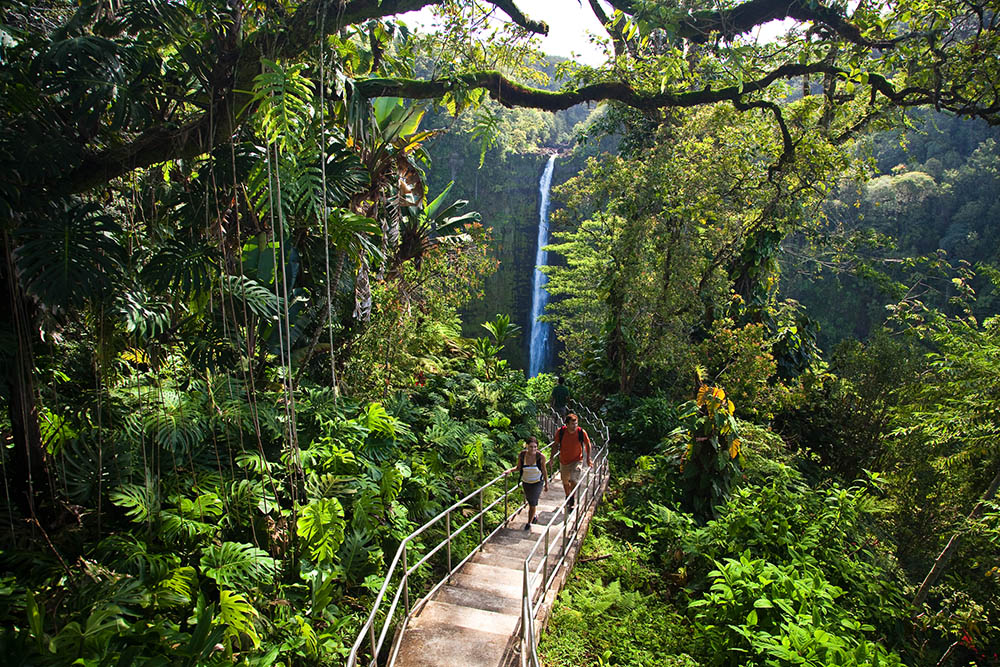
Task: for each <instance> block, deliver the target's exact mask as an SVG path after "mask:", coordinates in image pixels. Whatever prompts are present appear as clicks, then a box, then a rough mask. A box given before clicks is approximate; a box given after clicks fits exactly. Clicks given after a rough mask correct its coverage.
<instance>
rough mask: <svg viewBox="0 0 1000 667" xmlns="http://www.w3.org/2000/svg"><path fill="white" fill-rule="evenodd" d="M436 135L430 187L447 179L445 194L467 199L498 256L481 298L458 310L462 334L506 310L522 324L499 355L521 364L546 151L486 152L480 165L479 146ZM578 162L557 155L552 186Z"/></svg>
mask: <svg viewBox="0 0 1000 667" xmlns="http://www.w3.org/2000/svg"><path fill="white" fill-rule="evenodd" d="M442 139H445V140H444V141H440V140H439V141H436V142H435V143H434V144H432V145H431V146H430V150H429V152H430V154H431V157H432V159H433V164H432V167H431V168H430V169H429V170H428V172H427V180H428V185H429V187H430V192H431V193H438V192H441V191H442V190H443V189H444V188H445V187H447V185H448V182H449V181H452V180H453V181H454V182H455V185H454V186H453V187H452V190H451V193H450V195H449V199H450V200H453V199H468V200H469V206H468V208H467V209H466V210H473V211H478V212H479V213H480V214H481V215H482V216H483V224H484V225H485V226H487V227H489V228H491V229H492V230H493V241H494V248H493V251H494V254H495V257H496V258H497V259H498V260H499V261H500V266H499V268H498V269H497V272H496V273H495V274H494V275H492V276H491V277H490V278H488V279H487V281H486V284H485V288H484V295H483V298H482V299H480V300H479V301H476V302H474V303H471V304H469V305H468V306H467V307H466V308H465V309H464V311H463V313H462V318H463V322H464V334H465V335H466V336H469V337H476V336H482V335H486V332H485V330H484V329H483V328H482V327H481V326H480V324H482V323H483V322H485V321H487V320H491V319H493V318H494V317H495V316H496V315H497V314H498V313H506V314H508V315H510V317H511V320H512V321H513V322H515V323H516V324H518V325H519V326H520V327H521V328H522V335H521V337H520V338H519V339H518V340H516V341H509V342H508V343H507V344H506V349H505V350H504V354H503V356H504V358H506V359H507V360H508V361H509V363H510V364H511V365H512V366H514V367H517V368H527V367H528V337H529V334H530V332H531V322H530V321H529V320H530V317H531V288H532V285H531V282H532V275H533V272H534V268H535V245H536V241H537V237H538V210H539V206H540V196H539V192H538V182H539V179H540V178H541V175H542V171H543V170H544V168H545V163H546V161H547V160H548V158H549V155H550V154H551V152H542V151H534V152H530V153H522V154H518V153H507V154H506V155H500V154H498V152H496V151H490V152H488V153H487V155H486V159H485V161H484V163H483V166H482V168H481V169H480V168H479V147H478V145H476V144H475V143H474V142H472V140H471V139H469V138H466V139H464V140H461V141H460V140H458V138H455V137H442ZM581 162H582V161H580V160H574V159H570V158H569V157H561V158H560V159H559V160H557V161H556V165H555V170H554V172H553V177H552V187H553V188H554V187H556V186H557V185H559V184H561V183H564V182H565V181H566V180H568V179H569V178H570V177H572V176H573V175H575V173H576V170H577V169H579V168H580V166H581V164H580V163H581ZM557 207H558V202H557V201H554V200H553V201H552V204H551V206H550V213H551V211H554V210H556V208H557Z"/></svg>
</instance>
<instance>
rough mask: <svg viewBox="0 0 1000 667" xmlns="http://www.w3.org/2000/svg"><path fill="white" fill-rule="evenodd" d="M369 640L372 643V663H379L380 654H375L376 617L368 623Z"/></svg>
mask: <svg viewBox="0 0 1000 667" xmlns="http://www.w3.org/2000/svg"><path fill="white" fill-rule="evenodd" d="M368 641H370V642H371V643H372V664H373V665H377V664H378V656H377V655H376V654H375V619H372V622H371V623H369V624H368Z"/></svg>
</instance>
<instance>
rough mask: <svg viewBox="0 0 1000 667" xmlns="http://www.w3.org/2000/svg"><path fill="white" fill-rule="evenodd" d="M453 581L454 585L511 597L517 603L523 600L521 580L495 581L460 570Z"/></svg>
mask: <svg viewBox="0 0 1000 667" xmlns="http://www.w3.org/2000/svg"><path fill="white" fill-rule="evenodd" d="M463 569H464V568H463ZM511 572H514V570H511ZM451 583H452V585H453V586H457V587H459V588H466V589H469V590H473V591H480V592H483V593H490V594H492V595H496V596H498V597H503V598H510V599H512V600H514V601H515V602H517V603H520V600H521V589H522V585H521V581H520V580H516V581H514V580H508V581H493V580H491V579H484V578H483V577H481V576H477V575H471V574H465V573H464V572H459V573H458V574H453V575H452V577H451Z"/></svg>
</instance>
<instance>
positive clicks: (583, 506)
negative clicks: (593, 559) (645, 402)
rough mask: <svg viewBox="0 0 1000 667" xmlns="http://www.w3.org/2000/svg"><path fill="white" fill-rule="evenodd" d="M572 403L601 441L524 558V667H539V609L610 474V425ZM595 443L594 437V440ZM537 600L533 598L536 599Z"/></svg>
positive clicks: (522, 654) (522, 607) (522, 651)
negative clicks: (554, 552)
mask: <svg viewBox="0 0 1000 667" xmlns="http://www.w3.org/2000/svg"><path fill="white" fill-rule="evenodd" d="M571 403H572V404H573V409H574V410H575V411H576V412H577V413H578V415H579V416H580V418H581V421H586V423H587V424H588V425H589V426H591V427H592V428H593V429H594V430H595V435H597V436H598V437H599V438H600V441H599V442H597V443H595V446H594V449H595V450H596V451H595V455H594V456H592V457H591V460H592V461H593V464H594V465H593V467H588V468H587V470H586V471H585V472H584V477H583V479H581V480H580V481H579V482H578V483H577V485H576V487H574V488H573V490H572V491H571V492H570V494H569V496H567V497H566V499H565V500H563V502H562V503H561V504H560V505H559V507H558V508H557V509H556V511H555V512H553V513H552V517H551V518H550V519H549V521H548V523H547V524H546V525H545V530H544V532H543V533H542V535H540V536H539V537H538V539H537V540H535V544H534V546H532V548H531V551H529V552H528V555H527V556H525V558H524V566H523V567H524V571H523V574H524V576H523V578H522V591H521V623H520V626H521V628H520V630H521V651H520V653H521V665H522V667H540V663H539V661H538V646H537V642H536V641H535V634H536V633H535V614H537V613H538V608H539V607H540V606H541V604H542V601H543V600H544V599H545V594H546V593H548V591H549V588H550V587H551V586H552V582H553V581H554V580H555V577H556V575H557V574H558V572H559V568H561V567H562V566H563V563H564V562H565V561H566V553H567V545H568V544H571V543H572V542H574V541H575V540H576V539H577V537H578V536H579V534H580V517H581V516H582V515H583V514H584V513H585V512H586V511H587V510H588V509H589V508H590V506H591V505H593V504H594V503H596V502H597V500H598V495H597V493H598V491H599V490H600V489H601V488H602V487H603V485H604V482H605V480H606V479H607V478H608V475H609V468H608V437H609V431H608V427H607V424H605V423H604V420H602V419H601V418H600V417H598V416H597V415H596V414H594V412H593V411H591V410H590V409H589V408H587V407H585V406H582V405H580V404H579V403H576V402H575V401H571ZM591 441H592V442H593V441H594V438H593V437H592V438H591ZM580 495H582V498H581V499H580V502H576V501H577V498H578V496H580ZM570 500H573V502H574V504H575V505H576V513H575V515H574V519H573V526H572V531H573V533H572V537H570V534H569V531H570V527H569V523H568V519H569V517H568V516H567V513H566V506H567V504H568V503H569V502H570ZM560 514H562V516H563V522H562V528H561V529H560V531H559V532H560V533H561V536H560V535H559V534H557V535H556V539H557V541H558V540H559V538H560V537H561V538H562V546H561V549H560V554H559V560H558V561H557V562H556V563H555V564H554V565H553V566H552V567H551V568H549V557H550V555H551V554H550V547H551V540H550V533H551V532H552V525H553V523H555V520H556V517H558V516H559V515H560ZM543 542H544V544H545V551H544V555H543V556H542V558H541V561H540V562H539V564H538V566H537V567H536V568H535V571H534V572H532V571H531V559H532V558H533V557H534V556H535V554H536V553H537V552H538V549H539V547H540V546H541V545H542V543H543ZM536 581H540V583H541V585H540V586H538V589H537V590H536V591H535V593H536V594H537V597H536V596H535V595H532V590H531V588H532V585H533V583H535V582H536ZM533 598H534V599H533Z"/></svg>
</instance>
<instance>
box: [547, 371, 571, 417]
mask: <svg viewBox="0 0 1000 667" xmlns="http://www.w3.org/2000/svg"><path fill="white" fill-rule="evenodd" d="M567 401H569V387H567V386H566V384H565V380H563V377H562V376H561V375H560V376H559V377H558V378H556V386H555V387H553V388H552V395H551V396H550V397H549V405H551V406H552V409H553V410H555V411H556V412H558V413H559V416H560V417H562V418H563V419H565V418H566V403H567Z"/></svg>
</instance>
